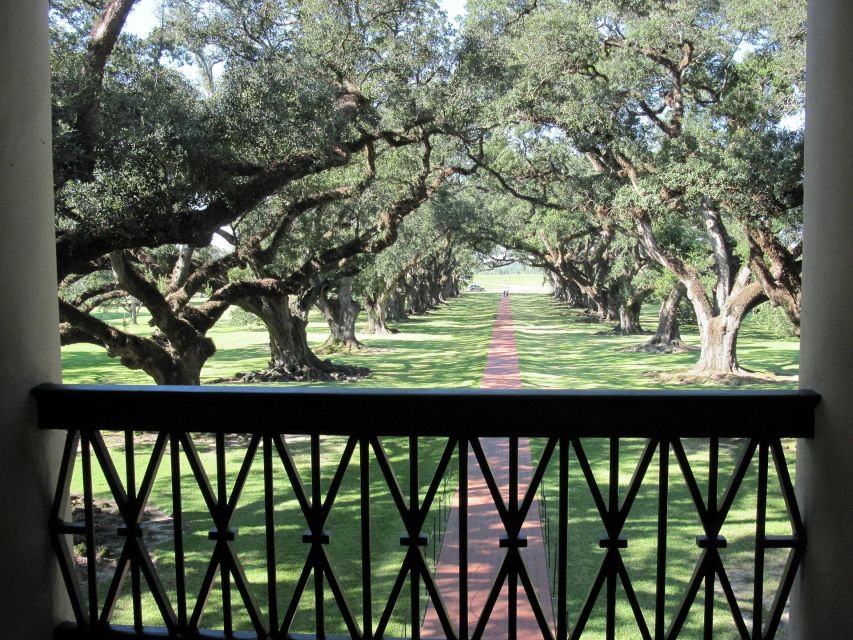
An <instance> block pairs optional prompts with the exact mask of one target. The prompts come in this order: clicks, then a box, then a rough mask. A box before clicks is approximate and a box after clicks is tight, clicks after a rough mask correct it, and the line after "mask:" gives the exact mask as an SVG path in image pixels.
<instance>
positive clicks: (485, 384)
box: [421, 297, 554, 640]
mask: <svg viewBox="0 0 853 640" xmlns="http://www.w3.org/2000/svg"><path fill="white" fill-rule="evenodd" d="M480 387H481V388H482V389H520V388H521V374H520V372H519V369H518V354H517V352H516V347H515V332H514V330H513V325H512V308H511V306H510V299H509V298H508V297H507V298H501V303H500V307H499V309H498V317H497V323H496V325H495V331H494V334H493V337H492V343H491V345H490V347H489V354H488V357H487V360H486V369H485V371H484V372H483V380H482V382H481V384H480ZM480 444H481V445H482V447H483V452H484V453H485V455H486V458H487V460H488V462H489V466H490V467H491V470H492V474H493V475H494V477H495V480H496V482H497V484H498V486H499V487H500V488H501V494H502V496H503V499H504V501H505V502H506V501H508V497H509V465H508V460H509V442H508V440H507V439H506V438H482V439H481V440H480ZM518 464H519V470H518V483H519V502H520V501H521V499H522V497H523V495H524V492H525V491H526V489H527V486H528V485H529V484H530V478H531V475H532V471H533V469H532V464H531V458H530V446H529V443H528V441H527V439H526V438H522V439H520V440H519V451H518ZM458 502H459V495H458V493H457V495H456V497H455V498H454V500H453V504H452V506H451V509H450V517H449V518H448V522H447V531H446V532H445V534H444V544H442V547H441V552H440V554H439V558H438V566H437V568H436V583H437V584H438V588H439V591H440V592H441V595H442V598H443V599H444V603H445V606H446V607H447V611H448V614H449V615H450V620H451V621H452V622H453V626H454V628H455V629H457V630H458V624H459V622H458V621H459V592H458V589H459V566H458V565H459V542H458V541H459V511H458ZM504 533H505V530H504V527H503V524H501V521H500V518H499V516H498V512H497V510H496V509H495V505H494V502H493V500H492V497H491V494H490V493H489V490H488V487H487V486H486V482H485V480H484V479H483V474H482V471H481V470H480V466H479V464H478V463H477V459H476V457H475V456H474V454H473V452H471V450H470V449H469V454H468V567H469V568H468V631H469V634H472V633H473V631H474V628H475V626H476V623H477V620H478V619H479V617H480V613H481V612H482V610H483V605H484V604H485V602H486V598H487V597H488V595H489V591H490V590H491V588H492V585H493V584H494V581H495V577H496V576H497V573H498V569H499V568H500V566H501V563H502V562H503V559H504V557H505V555H506V551H505V550H504V549H502V548H500V547H499V546H498V540H499V539H500V536H501V535H502V534H504ZM522 535H524V536H526V537H527V547H526V548H523V549H521V557H522V559H523V561H524V564H525V566H526V568H527V572H528V574H529V575H530V580H531V582H532V583H533V586H534V588H535V589H536V593H537V596H538V598H539V603H540V605H541V606H542V611H543V613H544V614H545V618H546V619H547V620H548V623H549V625H551V627H552V629H553V620H554V613H553V609H552V607H551V596H550V590H549V587H548V572H547V569H546V566H545V545H544V543H543V541H542V530H541V527H540V525H539V504H538V501H537V500H534V501H533V504H532V506H531V508H530V512H529V513H528V515H527V519H526V520H525V522H524V527H523V528H522ZM516 592H517V594H518V623H517V624H518V627H517V629H518V635H517V637H518V638H519V639H521V640H537V639H539V638H542V632H541V630H540V629H539V625H538V624H537V622H536V619H535V617H534V615H533V610H532V608H531V606H530V604H529V601H528V599H527V595H526V593H525V592H524V588H523V587H522V586H521V582H520V581H519V585H518V588H517V590H516ZM508 599H509V587H508V585H507V584H506V583H504V586H503V589H502V591H501V596H500V597H499V598H498V601H497V603H496V604H495V608H494V609H493V610H492V614H491V616H490V618H489V622H488V624H487V626H486V629H485V633H484V634H483V638H484V639H485V640H500V639H505V638H508V637H509V635H508V633H507V624H508V622H507V620H508ZM421 637H423V638H444V637H445V635H444V633H443V631H442V628H441V624H440V623H439V620H438V616H437V615H436V612H435V609H434V608H433V607H432V604H431V603H430V606H429V607H428V608H427V611H426V616H425V618H424V625H423V628H422V630H421Z"/></svg>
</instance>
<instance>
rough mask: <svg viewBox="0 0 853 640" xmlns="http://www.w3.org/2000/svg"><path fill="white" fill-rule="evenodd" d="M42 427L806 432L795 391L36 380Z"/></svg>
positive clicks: (814, 400)
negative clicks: (63, 382)
mask: <svg viewBox="0 0 853 640" xmlns="http://www.w3.org/2000/svg"><path fill="white" fill-rule="evenodd" d="M32 393H33V395H34V396H35V399H36V403H37V406H38V419H39V426H40V427H41V428H42V429H63V430H64V429H102V430H126V429H135V430H144V431H166V432H173V431H174V432H187V431H189V432H204V433H213V432H226V433H261V432H265V431H269V432H279V433H301V434H311V433H321V434H326V435H389V436H392V435H421V436H459V437H479V436H511V435H524V436H534V437H536V436H538V437H545V436H554V435H561V434H563V435H566V434H568V435H571V436H575V437H614V436H617V437H623V438H631V437H638V438H640V437H642V438H649V437H655V438H675V437H682V438H683V437H711V436H719V437H747V436H748V437H768V438H770V437H800V438H811V437H813V436H814V408H815V406H816V405H817V404H818V402H819V401H820V396H819V395H818V394H817V393H815V392H813V391H807V390H799V391H729V390H699V391H568V390H566V391H563V390H559V391H551V390H520V391H510V390H506V391H498V390H481V389H364V388H360V389H355V388H340V387H335V388H325V387H300V388H288V389H282V388H278V387H219V386H216V387H185V386H174V387H158V386H120V385H61V384H43V385H39V386H37V387H35V388H34V389H33V391H32Z"/></svg>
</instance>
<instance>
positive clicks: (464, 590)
mask: <svg viewBox="0 0 853 640" xmlns="http://www.w3.org/2000/svg"><path fill="white" fill-rule="evenodd" d="M459 640H468V438H464V437H463V438H459Z"/></svg>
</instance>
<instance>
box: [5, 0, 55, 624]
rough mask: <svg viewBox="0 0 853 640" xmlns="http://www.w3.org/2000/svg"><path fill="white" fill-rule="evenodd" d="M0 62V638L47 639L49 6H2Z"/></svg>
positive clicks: (51, 441) (50, 596)
mask: <svg viewBox="0 0 853 640" xmlns="http://www.w3.org/2000/svg"><path fill="white" fill-rule="evenodd" d="M0 61H2V64H0V273H2V274H3V283H2V287H3V296H2V298H0V300H2V302H0V305H2V306H0V576H2V579H0V628H2V631H0V636H2V637H3V638H9V639H10V640H12V639H20V640H25V639H26V640H29V639H30V638H32V639H34V640H41V639H45V640H46V639H47V638H49V637H51V636H52V631H53V628H54V627H55V625H56V623H57V619H58V614H59V613H60V612H63V615H65V614H64V610H65V607H66V604H65V595H64V593H65V592H64V589H59V588H58V584H59V580H58V571H57V563H56V560H55V557H54V555H53V553H52V551H51V547H50V545H49V544H48V537H47V520H48V511H49V505H50V501H51V499H52V495H51V494H52V490H53V486H52V485H53V483H54V479H53V477H54V473H53V472H52V467H55V466H56V465H57V463H58V462H59V457H60V455H61V435H60V434H44V433H39V432H38V431H37V430H36V426H35V412H34V406H33V402H32V400H31V399H30V397H29V390H30V388H31V387H32V386H34V385H35V384H38V383H40V382H52V381H54V382H58V381H59V380H60V377H61V374H60V361H59V338H58V335H57V323H58V320H59V319H58V310H57V304H56V257H55V248H54V231H53V179H52V174H51V141H50V136H51V131H50V71H49V61H48V39H47V0H26V1H19V0H10V1H7V2H0ZM57 445H59V446H57Z"/></svg>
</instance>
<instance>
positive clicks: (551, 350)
mask: <svg viewBox="0 0 853 640" xmlns="http://www.w3.org/2000/svg"><path fill="white" fill-rule="evenodd" d="M511 301H512V312H513V321H514V324H515V331H516V334H515V337H516V343H517V347H518V360H519V366H520V367H521V375H522V383H523V385H524V386H525V387H527V388H534V389H535V388H541V389H654V388H658V389H659V388H666V387H676V386H677V387H678V388H684V386H685V385H684V384H683V383H680V382H679V383H674V382H668V381H667V380H666V379H665V378H664V379H661V378H660V377H659V376H660V374H667V373H669V374H672V373H679V372H683V371H686V370H687V369H689V368H690V367H691V366H692V365H693V364H695V363H696V361H697V360H698V358H699V352H698V350H696V351H692V352H686V353H678V354H651V353H628V352H625V351H624V349H626V348H629V347H632V346H634V345H638V344H640V343H642V342H644V341H645V340H646V337H647V336H613V335H599V334H600V333H602V332H606V331H607V330H608V329H610V325H608V324H599V323H590V322H588V321H587V320H586V318H585V317H584V316H583V314H581V313H580V312H578V311H575V310H571V309H568V308H566V306H565V305H563V304H560V303H558V302H556V301H554V300H552V299H551V298H548V297H545V296H541V295H535V294H515V295H512V296H511ZM641 321H642V324H643V327H644V328H646V329H648V330H653V329H654V328H655V326H656V323H657V309H656V308H655V307H652V306H647V307H644V308H643V314H642V317H641ZM682 338H683V339H684V341H685V343H686V344H688V345H692V346H694V347H698V345H699V336H698V333H697V330H696V328H695V327H687V328H685V329H684V330H683V331H682ZM737 352H738V361H739V363H740V364H741V366H743V367H745V368H747V369H750V370H754V371H757V372H765V373H771V374H775V375H777V376H784V377H786V378H788V379H785V380H781V381H779V382H777V383H772V384H771V383H757V384H746V385H741V386H744V387H747V388H776V389H778V388H795V387H796V385H797V382H796V379H794V376H796V374H797V371H798V369H799V360H800V343H799V340H797V339H795V338H788V339H783V338H774V337H771V336H768V335H767V334H765V333H763V332H762V331H760V330H759V329H757V328H755V327H754V326H753V325H752V323H751V321H750V318H747V320H746V321H745V322H744V326H743V328H742V330H741V333H740V338H739V340H738V351H737ZM688 386H689V385H688ZM693 386H699V385H695V384H694V385H693Z"/></svg>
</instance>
